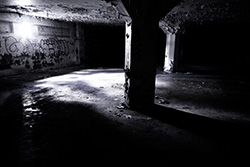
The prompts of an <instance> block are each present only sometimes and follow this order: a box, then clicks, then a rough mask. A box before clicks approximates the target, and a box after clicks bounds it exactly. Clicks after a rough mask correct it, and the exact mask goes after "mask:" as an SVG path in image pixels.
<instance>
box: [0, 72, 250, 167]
mask: <svg viewBox="0 0 250 167" xmlns="http://www.w3.org/2000/svg"><path fill="white" fill-rule="evenodd" d="M124 80H125V78H124V72H123V70H122V69H81V68H80V67H69V68H64V69H57V70H50V71H47V72H46V73H42V72H40V73H29V74H22V75H16V76H9V77H2V78H1V79H0V85H1V87H0V133H1V134H0V135H1V140H0V141H1V143H0V146H1V152H2V154H1V162H3V164H4V163H6V164H7V166H25V167H26V166H28V167H29V166H32V167H33V166H34V167H45V166H55V165H56V166H95V165H109V166H128V165H130V166H134V165H142V166H143V165H149V164H153V165H154V166H169V165H170V164H175V165H177V164H185V165H195V164H198V165H200V164H204V165H208V164H211V165H214V164H216V165H220V164H221V165H226V164H231V165H232V164H237V165H239V164H240V163H246V162H247V163H248V155H249V154H248V152H249V148H250V143H249V141H250V140H249V139H250V138H249V136H248V133H249V130H250V126H249V125H250V124H249V123H250V122H249V119H250V113H249V109H248V104H249V102H250V101H249V99H250V98H249V89H250V87H249V86H250V83H249V80H248V78H246V77H239V76H218V75H198V74H190V73H182V74H180V73H179V74H178V73H176V74H174V73H173V74H167V73H159V74H158V75H157V78H156V97H155V108H154V109H151V111H150V112H148V111H147V112H145V113H144V112H137V111H132V110H130V109H127V108H124V106H123V105H122V103H123V95H124V88H123V84H124ZM152 110H153V111H152Z"/></svg>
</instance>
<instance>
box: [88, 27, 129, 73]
mask: <svg viewBox="0 0 250 167" xmlns="http://www.w3.org/2000/svg"><path fill="white" fill-rule="evenodd" d="M84 37H85V61H86V62H85V63H84V64H86V65H87V66H89V67H92V68H100V67H104V68H123V66H124V57H125V25H123V24H119V25H113V24H112V25H111V24H86V25H84Z"/></svg>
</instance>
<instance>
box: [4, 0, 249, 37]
mask: <svg viewBox="0 0 250 167" xmlns="http://www.w3.org/2000/svg"><path fill="white" fill-rule="evenodd" d="M112 1H113V2H117V1H118V0H112ZM124 1H126V0H124ZM127 1H128V2H129V3H132V1H131V0H127ZM172 1H174V0H172ZM134 2H136V0H134V1H133V3H134ZM165 4H167V3H165ZM118 8H119V6H116V5H114V3H111V1H110V0H12V1H9V0H0V11H1V12H17V13H21V14H26V15H32V16H39V17H45V18H50V19H59V20H65V21H77V22H105V23H121V22H124V13H122V14H121V12H120V11H121V10H119V9H118ZM166 8H167V6H166ZM148 12H150V11H148ZM249 13H250V3H249V0H182V1H181V2H180V3H178V4H177V5H176V6H175V7H174V8H173V9H172V10H171V11H170V12H169V13H166V14H165V17H164V16H163V18H162V19H161V20H159V21H160V27H161V28H162V29H164V30H166V31H171V32H175V31H178V30H179V29H180V28H181V27H182V26H185V24H190V23H195V24H202V23H205V22H214V21H216V22H221V21H227V22H247V23H249V20H250V14H249Z"/></svg>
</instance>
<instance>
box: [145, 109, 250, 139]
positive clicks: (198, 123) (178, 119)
mask: <svg viewBox="0 0 250 167" xmlns="http://www.w3.org/2000/svg"><path fill="white" fill-rule="evenodd" d="M154 107H155V109H154V111H153V112H150V113H147V115H149V116H151V117H153V118H156V119H158V120H160V121H162V122H165V123H167V124H172V125H174V126H177V127H179V128H182V129H185V130H188V131H191V132H194V133H197V134H200V135H202V136H205V137H216V138H224V137H232V136H237V138H238V137H240V136H242V137H244V138H246V137H248V134H247V133H246V132H247V131H249V130H250V126H246V125H240V124H236V123H231V122H229V121H224V120H218V119H214V118H209V117H205V116H201V115H197V114H193V113H188V112H184V111H180V110H176V109H173V108H168V107H165V106H163V105H158V104H155V106H154Z"/></svg>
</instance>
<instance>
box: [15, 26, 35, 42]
mask: <svg viewBox="0 0 250 167" xmlns="http://www.w3.org/2000/svg"><path fill="white" fill-rule="evenodd" d="M15 33H16V34H17V35H18V36H20V37H22V38H32V37H33V36H34V33H35V32H34V27H33V26H32V25H31V24H30V23H28V22H22V23H18V24H16V26H15Z"/></svg>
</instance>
